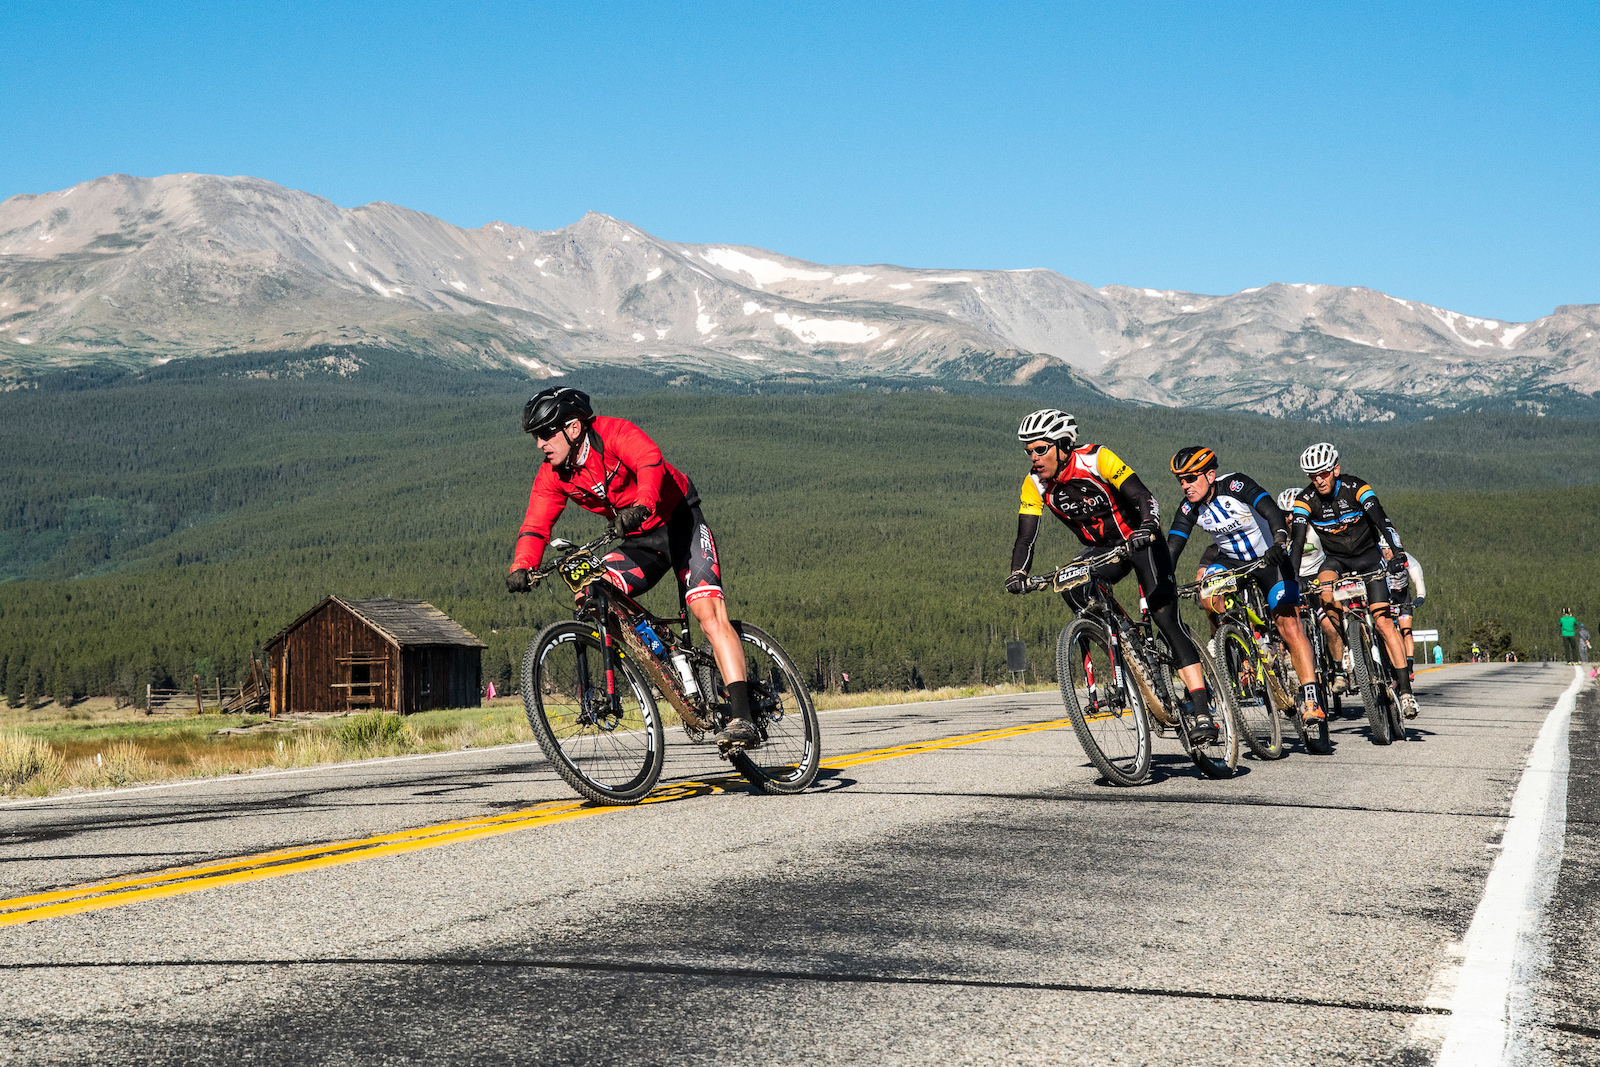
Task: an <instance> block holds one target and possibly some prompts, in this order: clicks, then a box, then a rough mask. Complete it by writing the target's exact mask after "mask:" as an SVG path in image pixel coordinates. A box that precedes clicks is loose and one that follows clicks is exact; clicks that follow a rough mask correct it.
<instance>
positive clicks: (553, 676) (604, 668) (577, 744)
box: [522, 530, 822, 804]
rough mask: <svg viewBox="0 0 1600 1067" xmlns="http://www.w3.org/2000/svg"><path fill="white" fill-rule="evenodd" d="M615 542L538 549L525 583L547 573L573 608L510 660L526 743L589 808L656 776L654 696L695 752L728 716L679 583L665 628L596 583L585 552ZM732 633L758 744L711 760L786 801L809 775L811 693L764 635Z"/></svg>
mask: <svg viewBox="0 0 1600 1067" xmlns="http://www.w3.org/2000/svg"><path fill="white" fill-rule="evenodd" d="M619 536H620V535H618V534H617V533H616V532H615V531H613V530H607V531H606V532H605V533H603V534H601V535H600V536H599V537H597V538H595V539H594V540H592V541H590V542H588V543H587V544H582V545H574V544H573V543H572V542H571V541H567V540H565V539H563V538H556V539H554V540H552V541H551V542H550V548H551V549H552V550H554V551H555V552H556V553H557V555H558V556H559V558H558V559H556V560H555V561H554V562H553V563H551V564H550V565H548V566H546V567H543V568H541V569H539V570H537V571H534V572H532V574H531V575H530V577H537V578H544V577H546V576H548V575H549V574H551V573H557V574H559V575H560V576H561V578H562V580H563V581H565V582H566V584H567V586H568V587H569V588H570V589H571V590H572V593H573V595H574V597H575V598H576V606H575V609H574V612H573V618H572V619H571V620H564V621H561V622H553V623H551V624H550V625H549V626H546V627H545V628H544V629H543V630H541V631H540V632H539V635H538V636H537V637H535V638H534V639H533V641H532V643H530V644H529V645H528V650H527V652H526V654H524V656H523V657H522V705H523V708H524V710H525V711H526V712H527V714H528V724H529V725H530V726H531V727H533V736H534V739H535V740H537V741H538V742H539V747H540V748H541V749H542V750H543V751H544V754H545V756H546V757H547V758H548V759H549V760H550V763H551V765H552V766H554V767H555V769H556V773H557V774H559V775H561V777H562V778H563V779H565V780H566V782H567V784H568V785H570V786H571V787H572V788H573V789H575V790H576V791H577V792H578V793H579V795H581V796H583V797H585V798H586V799H588V800H592V801H594V802H595V803H596V804H635V803H638V802H639V801H640V800H642V799H643V798H644V797H645V795H646V794H648V793H649V792H650V790H651V789H652V788H654V787H655V784H656V780H657V779H658V778H659V777H660V776H661V766H662V762H663V760H664V759H665V752H664V747H665V743H666V736H665V726H664V724H663V722H662V714H661V712H660V710H659V709H658V707H657V704H656V697H655V693H659V694H660V695H661V696H662V698H664V699H665V700H666V702H667V703H668V704H669V705H671V707H672V710H673V711H674V712H676V713H677V717H678V719H679V721H680V722H681V724H682V726H683V732H684V733H685V735H687V736H688V738H689V740H690V741H691V742H694V743H696V744H703V743H706V742H707V741H708V740H710V737H711V735H712V734H715V733H716V732H717V731H719V730H721V729H722V727H723V725H724V724H725V723H726V722H727V717H728V706H727V690H726V688H725V687H724V685H723V681H722V674H721V672H720V671H719V670H718V669H717V663H716V660H715V659H714V658H713V657H712V655H711V651H710V650H709V649H708V648H704V647H701V646H698V645H695V644H694V643H693V641H692V640H691V637H690V633H689V605H688V602H687V600H686V592H685V590H684V588H683V586H682V584H681V583H680V585H679V587H678V617H677V618H676V619H670V620H669V619H662V618H658V617H656V616H655V615H652V614H651V613H650V612H649V611H648V610H646V609H645V608H644V607H643V606H642V605H640V604H639V602H638V601H636V600H634V599H633V598H632V597H630V596H628V595H627V594H625V593H623V592H622V591H621V590H619V589H617V588H616V587H615V586H614V585H612V584H611V583H610V582H609V581H607V580H606V566H605V561H604V560H602V559H601V558H600V557H599V555H597V554H596V553H597V551H598V550H599V549H601V548H603V547H605V546H606V545H607V544H609V543H610V542H612V541H614V540H617V539H618V537H619ZM733 628H734V630H735V631H736V632H737V633H738V635H739V639H740V641H741V642H742V643H743V647H744V652H745V669H746V675H745V677H746V678H747V679H748V681H749V692H750V711H751V715H752V718H753V720H754V722H755V725H756V729H757V731H758V732H759V733H760V735H761V741H760V743H759V744H756V745H752V746H750V747H738V746H719V751H720V755H721V756H722V757H723V758H724V759H727V760H729V761H730V762H731V763H732V764H733V765H734V766H735V767H736V768H738V770H739V773H740V774H742V775H744V777H745V778H747V779H748V780H749V781H750V782H751V783H753V784H754V785H756V786H758V787H759V788H760V789H762V790H763V791H764V792H767V793H798V792H800V791H802V790H804V789H805V788H806V787H807V786H809V785H811V783H812V782H813V781H814V780H815V779H816V776H817V764H818V762H819V760H820V759H821V755H822V737H821V731H820V729H819V727H818V725H817V713H816V709H815V708H813V707H812V704H811V695H810V693H809V692H807V690H806V684H805V681H804V679H803V678H802V677H801V675H800V671H799V669H798V668H796V667H795V665H794V661H793V660H792V659H790V658H789V654H788V653H787V652H785V651H784V650H783V647H782V646H781V645H779V644H778V642H777V640H776V639H774V638H773V637H772V636H771V635H770V634H767V633H766V632H765V631H763V630H760V629H758V628H756V627H754V626H751V625H750V624H749V623H744V622H735V623H734V624H733Z"/></svg>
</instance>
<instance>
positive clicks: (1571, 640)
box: [1561, 608, 1578, 663]
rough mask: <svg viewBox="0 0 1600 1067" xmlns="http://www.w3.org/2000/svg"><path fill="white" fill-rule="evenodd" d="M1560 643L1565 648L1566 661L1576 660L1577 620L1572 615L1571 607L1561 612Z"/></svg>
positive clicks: (1573, 661) (1572, 661)
mask: <svg viewBox="0 0 1600 1067" xmlns="http://www.w3.org/2000/svg"><path fill="white" fill-rule="evenodd" d="M1561 645H1562V647H1563V648H1565V649H1566V652H1567V662H1568V663H1576V662H1578V620H1577V619H1575V618H1573V617H1572V609H1571V608H1564V609H1562V612H1561Z"/></svg>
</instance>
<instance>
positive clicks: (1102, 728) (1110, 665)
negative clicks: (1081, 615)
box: [1056, 619, 1150, 785]
mask: <svg viewBox="0 0 1600 1067" xmlns="http://www.w3.org/2000/svg"><path fill="white" fill-rule="evenodd" d="M1120 655H1121V654H1120V651H1114V650H1113V649H1112V647H1111V642H1110V640H1109V639H1108V638H1107V636H1106V631H1105V628H1104V627H1102V626H1101V625H1100V624H1099V623H1098V622H1096V621H1094V620H1093V619H1073V620H1072V621H1071V622H1070V623H1068V624H1067V626H1066V628H1065V629H1064V630H1062V631H1061V637H1060V638H1059V639H1058V640H1057V641H1056V677H1057V678H1058V679H1060V681H1061V702H1062V703H1063V704H1064V705H1066V709H1067V717H1068V718H1070V719H1071V720H1072V729H1073V732H1074V733H1076V734H1077V735H1078V743H1079V744H1080V745H1082V746H1083V751H1084V753H1085V754H1086V755H1087V756H1088V757H1089V761H1090V762H1091V763H1093V764H1094V765H1095V767H1096V768H1097V769H1098V770H1099V771H1100V773H1101V774H1103V775H1104V776H1105V779H1106V781H1108V782H1110V783H1112V784H1113V785H1138V784H1139V783H1140V782H1142V781H1144V780H1145V779H1146V778H1148V777H1150V716H1149V714H1148V713H1147V712H1146V711H1145V707H1144V701H1143V700H1142V699H1141V698H1140V695H1139V693H1138V692H1137V687H1136V686H1135V685H1134V684H1133V680H1132V679H1131V678H1130V677H1129V676H1128V672H1127V671H1125V670H1123V669H1122V666H1121V663H1120Z"/></svg>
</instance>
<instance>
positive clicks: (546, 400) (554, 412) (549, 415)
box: [522, 385, 594, 433]
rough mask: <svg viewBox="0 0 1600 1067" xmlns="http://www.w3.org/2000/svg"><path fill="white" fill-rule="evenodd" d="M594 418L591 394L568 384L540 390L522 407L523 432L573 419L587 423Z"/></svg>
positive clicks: (541, 428)
mask: <svg viewBox="0 0 1600 1067" xmlns="http://www.w3.org/2000/svg"><path fill="white" fill-rule="evenodd" d="M593 418H594V407H593V406H592V405H590V403H589V394H588V393H585V392H583V391H582V390H580V389H574V388H572V387H571V386H567V385H553V386H551V387H550V388H549V389H543V390H540V391H539V392H538V393H536V394H535V395H534V397H533V399H532V400H530V401H528V403H527V405H526V406H524V407H523V409H522V432H523V433H538V432H539V431H540V430H550V429H554V428H555V427H557V426H565V425H566V424H567V423H569V422H571V421H572V420H573V419H578V420H580V421H582V422H583V423H584V424H585V425H587V424H588V423H589V422H590V421H591V420H592V419H593Z"/></svg>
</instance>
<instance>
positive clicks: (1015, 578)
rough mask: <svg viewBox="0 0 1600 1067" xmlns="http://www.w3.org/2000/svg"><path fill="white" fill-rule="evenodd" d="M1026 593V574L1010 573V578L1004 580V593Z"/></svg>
mask: <svg viewBox="0 0 1600 1067" xmlns="http://www.w3.org/2000/svg"><path fill="white" fill-rule="evenodd" d="M1027 591H1028V572H1027V571H1012V572H1011V575H1010V577H1008V578H1007V579H1006V592H1008V593H1011V594H1012V595H1016V594H1018V593H1026V592H1027Z"/></svg>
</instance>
